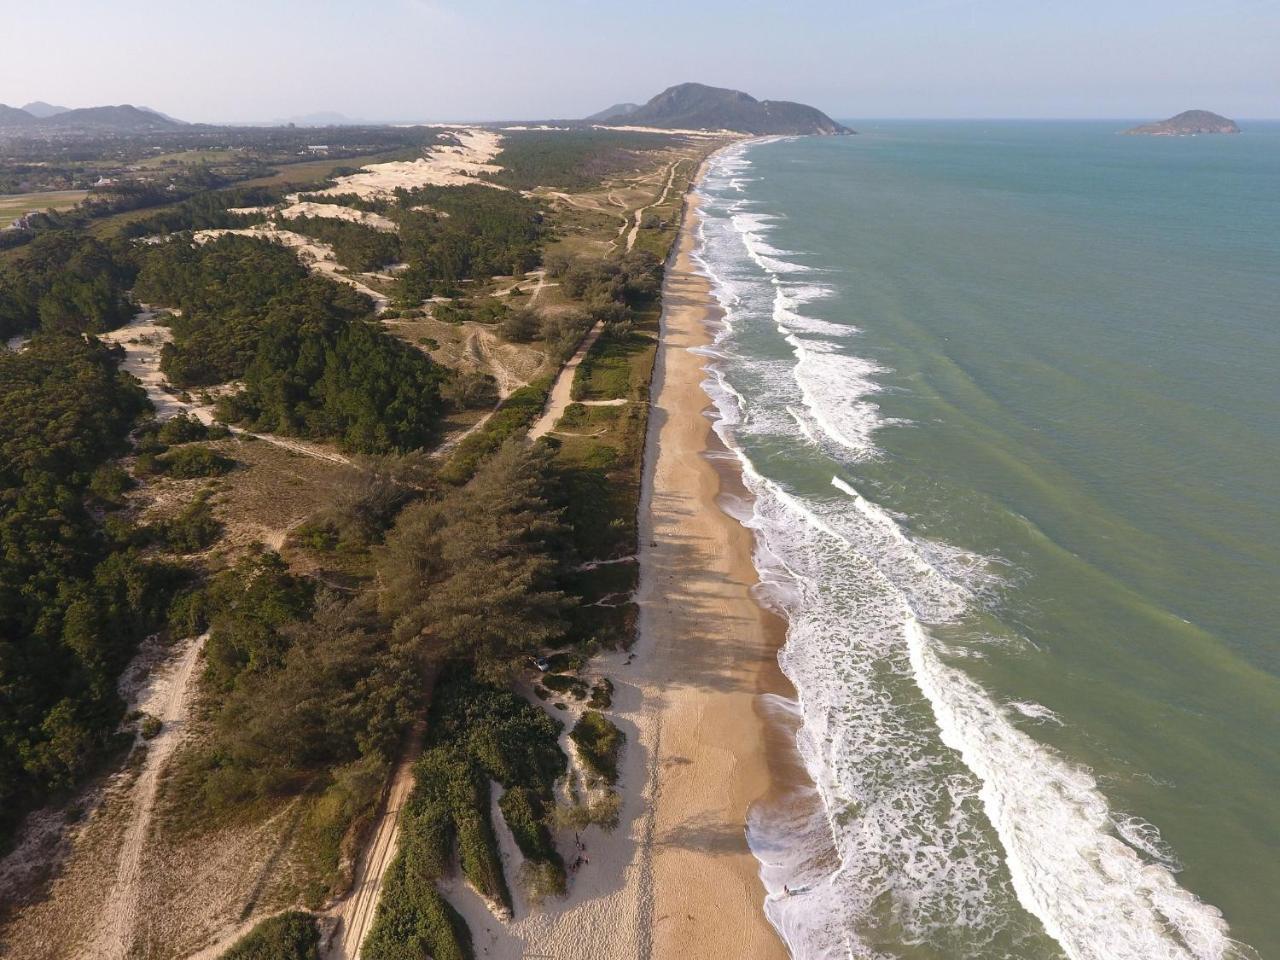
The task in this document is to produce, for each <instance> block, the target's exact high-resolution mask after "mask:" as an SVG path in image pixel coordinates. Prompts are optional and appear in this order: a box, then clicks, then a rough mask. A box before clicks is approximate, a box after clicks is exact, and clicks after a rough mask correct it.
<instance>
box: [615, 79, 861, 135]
mask: <svg viewBox="0 0 1280 960" xmlns="http://www.w3.org/2000/svg"><path fill="white" fill-rule="evenodd" d="M595 122H598V123H607V124H634V125H636V126H647V127H665V128H670V129H697V130H736V131H738V132H741V133H753V134H766V135H767V134H821V135H831V134H844V133H853V131H852V130H850V129H849V128H848V127H843V126H841V125H840V124H838V123H836V122H835V121H834V120H832V119H831V118H830V117H828V116H827V115H826V114H825V113H823V112H822V111H821V110H818V109H816V108H814V107H810V106H806V105H805V104H802V103H790V102H788V101H785V100H757V99H756V98H755V97H753V96H751V95H749V94H746V93H743V92H742V91H740V90H727V89H724V88H721V87H708V86H706V85H705V84H701V83H681V84H678V85H677V86H674V87H669V88H667V89H666V90H664V91H662V93H660V94H658V95H657V96H656V97H654V98H653V99H652V100H650V101H649V102H648V103H646V104H644V105H643V106H641V107H638V108H637V109H635V110H632V111H630V112H628V113H623V114H614V115H606V116H605V117H604V118H603V119H600V120H597V121H595Z"/></svg>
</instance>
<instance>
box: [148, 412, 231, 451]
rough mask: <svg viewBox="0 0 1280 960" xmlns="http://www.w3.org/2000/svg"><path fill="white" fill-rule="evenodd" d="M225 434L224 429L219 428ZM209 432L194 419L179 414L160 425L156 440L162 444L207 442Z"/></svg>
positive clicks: (187, 415) (184, 414)
mask: <svg viewBox="0 0 1280 960" xmlns="http://www.w3.org/2000/svg"><path fill="white" fill-rule="evenodd" d="M221 430H222V432H223V433H225V432H226V428H225V427H223V428H221ZM209 433H210V430H209V428H208V427H206V426H205V425H204V424H203V423H201V422H200V421H199V420H197V419H196V418H195V417H193V416H190V415H189V414H186V413H180V414H178V415H177V416H176V417H171V418H170V419H168V420H166V421H165V422H164V423H162V424H161V425H160V429H159V430H157V431H156V439H157V440H159V441H160V442H161V443H164V444H179V443H191V442H192V441H193V440H208V439H209Z"/></svg>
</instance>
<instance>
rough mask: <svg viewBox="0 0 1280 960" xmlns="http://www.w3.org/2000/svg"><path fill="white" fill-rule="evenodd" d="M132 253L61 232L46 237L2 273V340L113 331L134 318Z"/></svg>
mask: <svg viewBox="0 0 1280 960" xmlns="http://www.w3.org/2000/svg"><path fill="white" fill-rule="evenodd" d="M134 274H135V271H134V266H133V261H132V257H131V256H130V253H129V251H128V249H127V248H126V247H125V246H124V245H121V244H118V243H111V244H107V243H102V242H101V241H99V240H95V239H94V238H93V237H89V236H85V235H84V234H79V233H75V232H73V231H70V230H59V231H54V232H51V233H46V234H42V235H41V236H40V237H38V238H37V239H36V240H35V241H34V242H33V243H32V244H31V245H30V247H28V248H27V249H26V250H24V251H23V252H22V257H21V259H20V260H18V261H17V262H16V263H14V264H11V265H9V266H8V267H7V268H6V269H4V270H3V271H0V337H5V338H8V337H12V336H15V335H16V334H22V333H27V332H28V331H31V330H34V329H35V328H36V327H37V326H39V327H41V328H43V329H45V330H60V331H64V332H79V331H82V330H83V331H89V332H92V333H99V332H102V331H104V330H113V329H115V328H116V327H118V326H120V325H121V324H122V323H124V322H125V321H126V320H128V319H129V317H131V316H132V315H133V307H132V305H131V304H130V303H129V300H128V298H127V297H126V295H125V291H127V290H128V288H129V287H130V286H131V285H132V283H133V278H134Z"/></svg>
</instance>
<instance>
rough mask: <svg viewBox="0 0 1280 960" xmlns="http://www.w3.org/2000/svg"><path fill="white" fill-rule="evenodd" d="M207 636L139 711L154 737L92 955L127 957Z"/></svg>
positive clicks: (192, 644) (196, 640) (190, 646)
mask: <svg viewBox="0 0 1280 960" xmlns="http://www.w3.org/2000/svg"><path fill="white" fill-rule="evenodd" d="M207 637H208V634H203V635H201V636H199V637H193V638H191V639H190V640H188V641H187V642H186V643H187V646H186V649H185V650H184V651H183V652H182V656H181V657H180V658H179V659H178V661H177V662H176V663H175V664H173V665H172V666H171V671H170V672H168V674H167V675H165V676H161V677H158V678H157V679H156V682H155V683H154V684H153V686H152V690H151V692H150V694H149V695H148V696H147V697H146V698H145V699H144V700H143V701H142V702H141V703H140V704H139V708H140V709H142V710H145V711H146V712H147V713H150V714H151V715H152V716H154V717H156V718H157V719H158V720H160V722H161V724H162V726H161V728H160V732H159V733H158V734H157V735H156V736H155V737H154V738H152V740H151V741H150V742H149V743H148V744H147V757H146V760H144V761H143V765H142V772H141V773H140V774H139V775H138V779H137V780H136V781H135V782H134V785H133V789H132V797H131V802H132V804H133V807H134V811H133V815H132V817H130V819H129V826H128V828H127V829H126V830H125V834H124V842H123V844H122V846H121V848H120V855H119V859H118V861H117V865H116V876H115V883H114V885H113V886H112V888H111V893H110V894H109V895H108V897H107V902H106V905H105V906H104V907H103V910H102V913H101V916H100V917H99V919H98V926H97V933H96V935H95V936H94V938H93V942H94V946H95V953H94V956H102V957H109V958H112V960H116V958H123V957H127V956H129V954H130V949H131V948H132V946H133V941H134V930H135V928H136V926H137V922H138V914H139V912H140V910H141V909H142V904H141V903H140V899H141V898H140V886H141V880H142V850H143V846H144V845H145V844H146V842H147V837H148V835H149V834H150V830H151V820H152V815H153V813H154V811H155V802H156V794H157V792H158V790H159V786H160V777H161V775H162V774H163V773H164V770H165V768H166V767H167V766H168V764H169V759H170V758H171V757H172V756H173V752H174V750H175V749H177V747H178V744H180V743H181V742H182V738H183V734H184V732H185V727H186V719H187V714H188V712H189V710H190V707H191V701H192V698H193V694H194V686H195V679H196V664H197V663H198V662H199V660H200V651H201V650H202V649H204V641H205V639H206V638H207Z"/></svg>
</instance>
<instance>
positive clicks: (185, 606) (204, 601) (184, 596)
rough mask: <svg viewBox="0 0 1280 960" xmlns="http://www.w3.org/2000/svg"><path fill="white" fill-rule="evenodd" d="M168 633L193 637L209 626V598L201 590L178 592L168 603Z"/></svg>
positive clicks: (175, 635) (174, 635)
mask: <svg viewBox="0 0 1280 960" xmlns="http://www.w3.org/2000/svg"><path fill="white" fill-rule="evenodd" d="M167 620H168V626H169V633H170V635H171V636H173V637H194V636H196V635H197V634H200V633H203V632H204V631H205V629H206V628H207V627H208V626H209V598H208V595H207V594H206V593H205V592H204V591H203V590H198V589H197V590H187V591H184V592H182V593H179V594H178V595H177V596H175V597H174V598H173V600H172V601H171V602H170V604H169V613H168V617H167Z"/></svg>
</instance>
